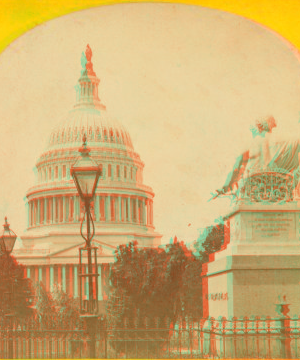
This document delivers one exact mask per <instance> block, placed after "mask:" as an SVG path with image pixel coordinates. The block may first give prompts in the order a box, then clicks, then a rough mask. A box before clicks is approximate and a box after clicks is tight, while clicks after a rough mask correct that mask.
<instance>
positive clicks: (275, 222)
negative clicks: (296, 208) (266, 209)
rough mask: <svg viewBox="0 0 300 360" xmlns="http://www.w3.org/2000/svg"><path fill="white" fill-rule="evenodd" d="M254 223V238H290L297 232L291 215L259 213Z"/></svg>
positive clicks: (254, 218)
mask: <svg viewBox="0 0 300 360" xmlns="http://www.w3.org/2000/svg"><path fill="white" fill-rule="evenodd" d="M252 221H253V222H252V224H253V225H252V226H253V237H254V238H274V237H280V238H288V237H289V236H291V235H292V234H293V233H294V232H295V219H294V214H291V213H257V214H255V215H254V216H253V220H252Z"/></svg>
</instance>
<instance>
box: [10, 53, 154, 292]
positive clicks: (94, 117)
mask: <svg viewBox="0 0 300 360" xmlns="http://www.w3.org/2000/svg"><path fill="white" fill-rule="evenodd" d="M91 56H92V53H91V50H90V48H89V46H88V47H87V50H86V52H85V54H84V53H83V56H82V59H81V63H82V71H81V77H80V78H79V80H78V84H77V85H76V87H75V89H76V104H75V106H74V108H73V109H72V110H71V111H70V112H69V114H68V115H67V118H66V119H65V120H64V122H62V123H61V124H60V125H59V126H58V127H57V128H56V129H54V131H53V132H52V133H51V135H50V139H49V142H48V146H47V149H46V151H45V152H44V153H43V154H42V155H41V156H40V158H39V159H38V161H37V163H36V175H37V183H36V185H35V186H33V187H32V188H30V189H29V190H28V191H27V194H26V196H27V215H28V223H27V227H28V228H27V230H26V231H25V233H24V235H23V236H22V237H21V238H22V243H23V249H19V250H17V258H18V260H19V261H20V262H22V263H23V264H24V265H28V267H27V276H29V277H30V278H32V279H33V280H34V281H40V280H41V279H42V281H43V283H45V285H46V288H51V286H52V284H53V283H56V281H57V282H58V283H61V285H62V287H63V288H65V289H67V290H69V292H70V293H73V294H75V295H76V291H78V287H77V285H78V284H77V283H76V277H75V275H76V269H77V264H78V247H79V246H81V244H82V238H81V236H80V222H81V220H82V218H83V216H84V205H83V203H82V202H81V200H80V198H79V195H78V193H77V189H76V187H75V184H74V182H73V179H72V178H71V176H70V168H71V166H72V165H73V164H74V163H75V162H76V160H77V158H78V156H79V153H78V149H79V148H80V146H81V144H82V137H83V135H84V134H86V136H87V142H88V146H89V148H90V149H91V152H90V155H91V157H92V158H93V160H94V161H96V162H97V163H98V164H99V165H100V167H101V168H102V175H101V177H100V179H99V182H98V187H97V189H96V193H95V198H94V201H93V204H92V206H93V208H92V216H93V219H94V222H95V238H94V239H95V240H94V241H97V242H98V244H99V245H100V247H102V250H101V251H100V256H98V258H99V263H100V264H101V265H100V266H101V269H100V271H101V270H102V273H103V272H105V269H106V265H107V264H108V263H110V262H112V261H114V251H115V249H116V247H117V246H118V245H120V244H126V243H128V242H129V241H132V240H137V241H138V244H139V245H140V246H157V245H159V244H160V239H161V235H160V234H158V233H156V232H155V231H154V225H153V198H154V193H153V190H152V189H151V188H150V187H149V186H146V185H144V184H143V168H144V163H143V162H142V161H141V159H140V157H139V155H138V154H137V153H136V152H135V151H134V148H133V145H132V141H131V139H130V135H129V134H128V132H127V131H126V129H125V128H124V127H123V126H122V125H121V124H119V123H118V122H117V121H116V120H114V119H112V118H110V117H108V116H107V113H106V108H105V106H104V105H103V104H102V103H101V101H100V99H99V97H98V85H99V83H100V80H99V79H98V78H97V76H96V74H95V73H94V71H93V64H92V63H91ZM98 244H96V246H98ZM72 246H73V248H74V251H73V253H74V255H72V256H71V257H69V258H67V257H66V256H65V254H66V253H68V249H70V248H71V247H72ZM75 248H76V249H75ZM103 249H104V250H105V251H103ZM75 250H76V251H75ZM58 253H60V255H59V256H57V254H58ZM75 254H76V255H75ZM37 265H40V266H37ZM51 269H52V270H51ZM51 274H52V275H51ZM70 274H71V275H72V276H71V275H70ZM71 279H73V280H71ZM100 281H101V282H102V283H103V282H104V283H105V281H106V280H105V279H104V278H103V276H102V279H101V280H100ZM75 283H76V284H77V285H76V286H75ZM64 284H65V285H64ZM100 288H101V287H99V289H100ZM76 289H77V290H76ZM75 290H76V291H75ZM100 292H101V291H100Z"/></svg>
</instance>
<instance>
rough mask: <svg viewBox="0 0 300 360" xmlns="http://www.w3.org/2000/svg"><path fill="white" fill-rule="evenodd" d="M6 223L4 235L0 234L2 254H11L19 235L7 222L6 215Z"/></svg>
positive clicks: (0, 250) (0, 253) (0, 251)
mask: <svg viewBox="0 0 300 360" xmlns="http://www.w3.org/2000/svg"><path fill="white" fill-rule="evenodd" d="M4 220H5V224H4V225H3V227H4V230H3V233H2V235H1V236H0V256H2V255H7V256H8V255H9V254H10V253H11V252H12V250H13V248H14V246H15V242H16V239H17V235H16V234H15V233H14V232H13V231H12V230H11V229H10V228H9V224H8V222H7V217H5V219H4Z"/></svg>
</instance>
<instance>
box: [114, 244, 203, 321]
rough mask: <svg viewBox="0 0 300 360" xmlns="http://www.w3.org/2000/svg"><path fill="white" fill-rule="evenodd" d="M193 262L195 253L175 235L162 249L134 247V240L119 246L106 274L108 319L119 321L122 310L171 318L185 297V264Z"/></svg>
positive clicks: (179, 310) (137, 315)
mask: <svg viewBox="0 0 300 360" xmlns="http://www.w3.org/2000/svg"><path fill="white" fill-rule="evenodd" d="M193 262H194V263H197V259H196V258H195V256H194V255H193V254H192V252H191V251H190V250H188V249H187V247H186V245H185V244H184V243H183V242H178V241H177V239H176V238H175V240H174V242H173V243H171V244H169V245H167V246H166V248H165V249H163V248H138V246H137V243H136V242H134V243H129V244H128V245H121V246H119V247H118V249H117V251H116V261H115V263H114V264H113V266H112V269H111V275H110V280H111V284H112V289H111V291H110V299H109V301H108V306H107V311H108V315H109V317H110V319H111V321H114V322H118V321H122V318H124V316H125V314H126V317H128V318H132V317H138V318H141V319H143V318H145V317H148V318H150V319H153V318H154V317H159V318H161V319H164V318H166V317H167V318H169V319H170V320H171V321H172V322H175V321H176V319H177V318H178V317H179V316H180V315H182V311H183V308H182V305H183V302H184V301H185V300H187V297H186V295H185V294H184V292H185V291H186V290H187V287H188V283H187V279H188V277H189V276H190V275H188V273H190V270H189V271H188V272H186V268H188V265H191V264H192V263H193ZM191 269H195V267H191ZM187 303H188V301H187Z"/></svg>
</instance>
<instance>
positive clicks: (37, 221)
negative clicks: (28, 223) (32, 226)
mask: <svg viewBox="0 0 300 360" xmlns="http://www.w3.org/2000/svg"><path fill="white" fill-rule="evenodd" d="M40 211H41V200H40V199H38V200H37V211H36V224H37V225H40V221H41V220H40V219H41V215H40Z"/></svg>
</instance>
